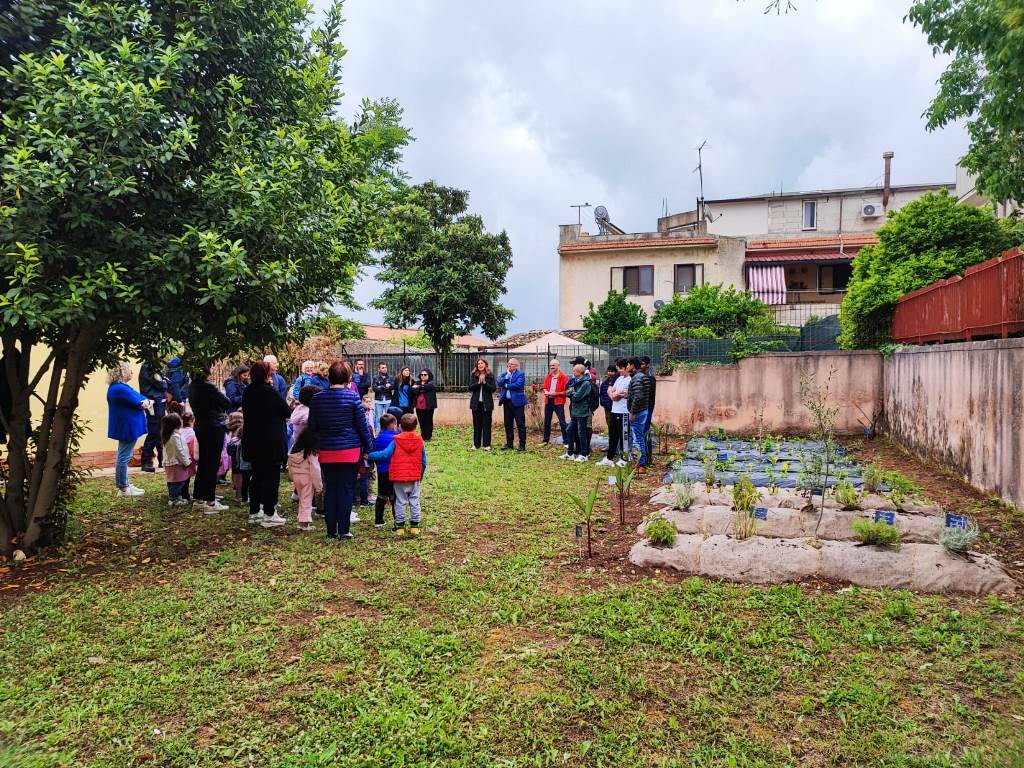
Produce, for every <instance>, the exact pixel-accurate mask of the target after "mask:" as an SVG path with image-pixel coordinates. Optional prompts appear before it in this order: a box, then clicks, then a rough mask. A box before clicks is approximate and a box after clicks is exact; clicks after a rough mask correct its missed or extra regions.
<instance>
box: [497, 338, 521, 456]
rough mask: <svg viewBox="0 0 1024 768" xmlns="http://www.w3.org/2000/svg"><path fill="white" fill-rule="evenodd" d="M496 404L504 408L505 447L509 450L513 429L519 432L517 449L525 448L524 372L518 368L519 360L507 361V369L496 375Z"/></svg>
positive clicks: (511, 359) (510, 448) (504, 449)
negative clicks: (497, 392)
mask: <svg viewBox="0 0 1024 768" xmlns="http://www.w3.org/2000/svg"><path fill="white" fill-rule="evenodd" d="M498 389H499V390H500V391H501V394H500V395H499V396H498V404H499V405H501V406H502V407H503V408H504V410H505V447H504V448H502V449H501V450H503V451H511V450H512V442H513V437H514V436H515V435H514V430H513V425H514V426H515V430H518V432H519V450H520V451H525V450H526V374H524V373H523V372H522V371H520V370H519V361H518V360H516V359H515V358H514V357H513V358H510V359H509V361H508V369H507V370H506V371H505V373H503V374H501V376H499V377H498Z"/></svg>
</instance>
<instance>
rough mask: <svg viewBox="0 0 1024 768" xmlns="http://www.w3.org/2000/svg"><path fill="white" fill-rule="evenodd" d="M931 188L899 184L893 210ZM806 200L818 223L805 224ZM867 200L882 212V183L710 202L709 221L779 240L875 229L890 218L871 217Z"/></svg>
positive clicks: (732, 231) (732, 232)
mask: <svg viewBox="0 0 1024 768" xmlns="http://www.w3.org/2000/svg"><path fill="white" fill-rule="evenodd" d="M950 186H952V185H950ZM928 191H929V190H928V189H926V188H920V187H917V188H909V189H904V188H899V187H897V188H894V189H893V190H892V193H891V195H890V196H889V210H890V211H895V210H899V209H900V208H902V207H903V206H904V205H906V204H907V203H909V202H910V201H912V200H917V199H918V198H919V197H921V196H922V195H924V194H926V193H927V192H928ZM805 202H808V203H814V204H815V205H816V214H817V215H816V217H815V222H814V227H812V228H805V227H804V203H805ZM866 204H872V205H874V206H875V208H876V210H877V211H878V212H879V213H880V212H881V211H882V190H881V188H879V189H877V190H872V191H855V192H852V193H838V192H819V193H814V192H808V193H806V194H803V195H800V196H792V197H790V196H788V195H787V196H784V197H766V198H760V199H753V200H738V201H731V202H715V201H709V202H708V204H707V206H708V212H709V213H710V214H711V215H712V216H713V217H714V219H713V221H711V222H710V223H709V224H708V232H709V233H711V234H715V235H729V236H731V237H748V238H756V237H773V238H778V239H788V238H799V237H822V236H833V235H836V234H838V233H840V232H843V233H865V232H874V231H875V230H876V229H878V228H879V227H880V226H882V225H883V224H884V223H885V216H884V215H881V213H880V215H878V216H874V217H865V216H864V215H863V214H862V211H863V207H864V205H866ZM840 216H841V217H842V226H841V227H840Z"/></svg>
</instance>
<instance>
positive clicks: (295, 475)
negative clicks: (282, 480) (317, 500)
mask: <svg viewBox="0 0 1024 768" xmlns="http://www.w3.org/2000/svg"><path fill="white" fill-rule="evenodd" d="M288 475H289V477H291V479H292V482H293V483H294V484H295V493H296V495H297V496H298V497H299V530H300V531H311V530H313V494H314V493H321V492H322V491H323V489H324V481H323V475H322V474H321V473H320V460H319V459H318V458H317V437H316V433H315V432H314V431H313V430H311V429H304V430H302V432H301V433H300V434H299V437H298V439H297V440H296V441H295V444H294V445H293V446H292V450H291V453H289V454H288Z"/></svg>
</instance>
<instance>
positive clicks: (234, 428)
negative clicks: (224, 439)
mask: <svg viewBox="0 0 1024 768" xmlns="http://www.w3.org/2000/svg"><path fill="white" fill-rule="evenodd" d="M244 426H245V422H244V421H243V419H242V412H241V411H235V412H234V413H232V414H231V415H230V416H228V455H229V456H230V457H231V483H232V485H233V486H234V488H235V493H236V494H237V496H238V500H239V501H241V502H242V503H243V504H245V503H247V502H248V501H249V475H250V474H251V473H252V465H251V464H249V462H247V461H246V460H245V459H243V458H242V429H243V427H244Z"/></svg>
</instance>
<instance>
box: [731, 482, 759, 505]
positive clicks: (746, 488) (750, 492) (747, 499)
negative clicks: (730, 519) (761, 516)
mask: <svg viewBox="0 0 1024 768" xmlns="http://www.w3.org/2000/svg"><path fill="white" fill-rule="evenodd" d="M760 498H761V493H760V492H759V491H758V490H757V488H755V487H754V483H753V481H752V480H751V479H750V478H749V477H747V476H746V475H743V476H741V477H740V479H739V480H737V481H736V485H734V486H733V487H732V508H733V509H735V510H736V511H737V512H753V511H754V505H755V504H757V502H758V501H759V500H760Z"/></svg>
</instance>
